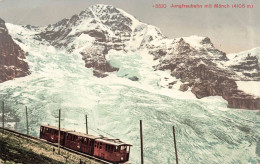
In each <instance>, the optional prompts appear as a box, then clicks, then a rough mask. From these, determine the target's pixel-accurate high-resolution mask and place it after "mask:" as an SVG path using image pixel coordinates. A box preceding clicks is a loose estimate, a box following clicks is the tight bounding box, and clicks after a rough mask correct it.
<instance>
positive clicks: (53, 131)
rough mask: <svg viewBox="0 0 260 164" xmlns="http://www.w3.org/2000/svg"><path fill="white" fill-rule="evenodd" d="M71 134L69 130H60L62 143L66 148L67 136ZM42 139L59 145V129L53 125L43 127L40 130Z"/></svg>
mask: <svg viewBox="0 0 260 164" xmlns="http://www.w3.org/2000/svg"><path fill="white" fill-rule="evenodd" d="M67 132H69V130H67V129H63V128H61V129H60V135H61V137H60V143H61V145H62V146H64V143H65V135H66V134H67ZM40 138H42V139H45V140H47V141H50V142H53V143H58V138H59V128H57V127H55V126H51V125H42V126H41V128H40Z"/></svg>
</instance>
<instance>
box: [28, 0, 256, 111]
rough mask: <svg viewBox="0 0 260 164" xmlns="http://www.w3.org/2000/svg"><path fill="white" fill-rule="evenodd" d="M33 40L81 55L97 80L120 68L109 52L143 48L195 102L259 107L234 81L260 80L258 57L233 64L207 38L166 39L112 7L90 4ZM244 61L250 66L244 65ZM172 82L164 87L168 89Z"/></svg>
mask: <svg viewBox="0 0 260 164" xmlns="http://www.w3.org/2000/svg"><path fill="white" fill-rule="evenodd" d="M24 28H27V29H30V28H31V27H30V26H24ZM36 28H37V27H36ZM35 39H37V40H45V41H47V42H49V43H50V44H51V45H53V46H55V47H56V48H59V49H66V51H68V52H69V53H79V54H81V55H82V59H83V60H84V61H85V66H86V67H87V68H93V75H95V76H97V77H100V78H104V77H106V76H109V72H117V71H118V70H119V69H120V68H116V67H113V66H112V65H111V64H110V63H109V62H108V60H107V57H106V56H107V54H109V53H110V50H116V51H118V52H121V53H122V54H124V53H127V52H140V51H142V50H147V52H148V53H149V54H150V55H152V56H153V57H154V60H155V61H157V63H158V64H157V65H154V66H153V68H154V70H155V71H157V70H160V71H166V70H168V71H170V72H171V73H170V74H171V76H173V77H175V78H177V79H179V80H180V81H181V82H183V84H182V85H181V87H180V90H181V91H187V90H188V89H189V88H190V90H191V92H192V93H194V94H195V95H196V97H197V98H203V97H207V96H216V95H217V96H222V97H223V98H224V99H225V100H227V101H228V106H229V107H231V108H243V109H259V108H260V99H259V98H257V97H255V96H252V95H249V94H246V93H244V92H243V91H240V90H238V87H237V85H236V82H235V81H236V80H242V81H244V80H259V79H260V74H259V72H260V68H259V64H258V63H259V59H258V58H257V59H256V58H254V57H248V58H246V57H245V58H241V60H243V61H241V63H240V64H239V65H236V64H235V63H234V61H237V60H238V59H237V58H235V57H234V58H232V59H231V58H230V57H228V55H227V54H226V53H225V52H222V51H220V50H218V49H216V48H215V47H214V45H213V44H212V42H211V40H210V38H208V37H199V36H190V37H182V38H173V39H168V38H167V37H165V36H164V35H163V34H162V32H161V31H160V30H159V29H158V28H157V27H155V26H152V25H148V24H145V23H142V22H140V21H139V20H137V19H136V18H134V17H133V16H131V15H130V14H128V13H126V12H124V11H123V10H121V9H117V8H115V7H113V6H111V5H100V4H99V5H93V6H91V7H89V8H87V9H86V10H84V11H82V12H81V13H80V14H78V15H73V16H72V17H71V18H70V19H63V20H61V21H59V22H57V23H55V24H52V25H48V26H46V27H42V28H41V30H39V32H38V33H37V34H35ZM233 59H234V60H233ZM232 60H233V61H232ZM239 60H240V59H239ZM248 63H249V64H250V66H249V67H244V66H243V65H247V64H248ZM129 79H135V80H137V81H138V79H139V78H138V77H136V78H133V77H129ZM174 83H175V82H174V81H171V82H169V83H168V85H167V86H168V87H169V88H171V87H172V85H174Z"/></svg>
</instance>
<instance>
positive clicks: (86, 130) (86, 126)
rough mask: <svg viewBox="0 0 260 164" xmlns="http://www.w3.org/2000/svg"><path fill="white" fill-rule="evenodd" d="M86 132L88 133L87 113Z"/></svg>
mask: <svg viewBox="0 0 260 164" xmlns="http://www.w3.org/2000/svg"><path fill="white" fill-rule="evenodd" d="M86 134H88V115H87V114H86Z"/></svg>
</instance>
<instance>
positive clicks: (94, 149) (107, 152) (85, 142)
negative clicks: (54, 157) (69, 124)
mask: <svg viewBox="0 0 260 164" xmlns="http://www.w3.org/2000/svg"><path fill="white" fill-rule="evenodd" d="M60 134H61V137H60V144H61V145H62V146H64V147H67V148H70V149H73V150H76V151H79V152H82V153H85V154H88V155H92V156H95V157H98V158H101V159H103V160H107V161H110V162H112V163H124V162H127V161H128V160H129V154H130V147H131V146H132V145H130V144H126V143H124V142H122V141H120V140H119V139H109V138H105V137H102V136H101V137H97V136H93V135H89V134H84V133H80V132H75V131H71V130H67V129H63V128H61V129H60ZM40 138H42V139H45V140H47V141H50V142H53V143H58V138H59V129H58V128H57V127H55V126H51V125H42V126H41V127H40Z"/></svg>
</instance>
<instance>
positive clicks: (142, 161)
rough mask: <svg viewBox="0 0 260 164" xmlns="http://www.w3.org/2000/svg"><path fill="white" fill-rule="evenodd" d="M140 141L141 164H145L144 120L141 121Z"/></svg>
mask: <svg viewBox="0 0 260 164" xmlns="http://www.w3.org/2000/svg"><path fill="white" fill-rule="evenodd" d="M140 139H141V164H143V163H144V153H143V129H142V120H140Z"/></svg>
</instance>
